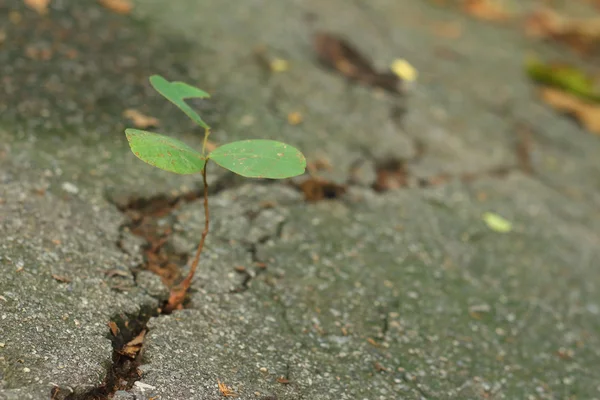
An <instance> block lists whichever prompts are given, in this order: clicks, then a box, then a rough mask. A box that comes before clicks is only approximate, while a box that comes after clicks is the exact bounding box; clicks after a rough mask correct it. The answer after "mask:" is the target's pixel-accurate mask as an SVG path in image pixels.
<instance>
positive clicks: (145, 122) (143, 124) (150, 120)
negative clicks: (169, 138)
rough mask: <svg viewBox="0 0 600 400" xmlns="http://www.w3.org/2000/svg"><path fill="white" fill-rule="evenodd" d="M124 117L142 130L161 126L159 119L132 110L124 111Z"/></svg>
mask: <svg viewBox="0 0 600 400" xmlns="http://www.w3.org/2000/svg"><path fill="white" fill-rule="evenodd" d="M123 116H124V117H125V118H128V119H130V120H131V122H133V125H134V126H135V127H136V128H140V129H146V128H151V127H156V126H158V125H159V124H160V121H159V120H158V119H156V118H154V117H150V116H148V115H146V114H143V113H141V112H140V111H138V110H134V109H132V108H128V109H127V110H125V111H123Z"/></svg>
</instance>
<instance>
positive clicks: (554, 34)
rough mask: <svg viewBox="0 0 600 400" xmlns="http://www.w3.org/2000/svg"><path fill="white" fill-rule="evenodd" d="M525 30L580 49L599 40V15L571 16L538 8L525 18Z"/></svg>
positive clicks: (584, 48) (588, 47) (586, 49)
mask: <svg viewBox="0 0 600 400" xmlns="http://www.w3.org/2000/svg"><path fill="white" fill-rule="evenodd" d="M525 32H526V33H527V34H528V35H530V36H533V37H538V38H544V39H545V38H553V39H555V40H558V41H561V42H564V43H566V44H568V45H571V46H573V47H574V48H576V49H578V50H581V51H588V50H590V48H591V47H593V46H594V45H596V46H597V45H598V43H599V42H600V17H593V18H571V17H565V16H563V15H560V14H559V13H557V12H556V11H553V10H550V9H548V8H540V9H538V10H536V11H534V12H533V13H531V14H530V15H529V16H528V17H527V19H526V20H525Z"/></svg>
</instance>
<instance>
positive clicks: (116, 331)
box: [108, 321, 119, 336]
mask: <svg viewBox="0 0 600 400" xmlns="http://www.w3.org/2000/svg"><path fill="white" fill-rule="evenodd" d="M108 327H109V328H110V332H111V333H112V334H113V336H117V335H118V334H119V327H118V326H117V324H116V322H114V321H108Z"/></svg>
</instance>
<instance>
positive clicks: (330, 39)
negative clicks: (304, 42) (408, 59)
mask: <svg viewBox="0 0 600 400" xmlns="http://www.w3.org/2000/svg"><path fill="white" fill-rule="evenodd" d="M313 47H314V49H315V52H316V53H317V56H318V58H319V60H320V61H321V63H323V64H324V65H326V66H328V67H330V68H333V69H335V70H337V71H338V72H340V73H341V74H342V75H344V76H345V77H346V78H348V79H351V80H355V81H359V82H362V83H363V84H366V85H370V86H375V87H379V88H381V89H384V90H387V91H390V92H396V93H397V92H398V90H399V85H398V83H399V78H398V76H397V75H396V74H394V73H392V72H384V73H379V72H377V71H376V70H375V68H373V66H372V65H371V63H370V62H369V60H367V59H366V58H365V57H364V56H363V55H362V54H360V53H359V52H358V51H357V50H356V49H354V48H353V47H352V46H351V45H350V44H349V43H348V42H347V41H345V40H344V39H342V38H340V37H337V36H335V35H332V34H329V33H323V32H321V33H317V34H316V35H315V36H314V38H313Z"/></svg>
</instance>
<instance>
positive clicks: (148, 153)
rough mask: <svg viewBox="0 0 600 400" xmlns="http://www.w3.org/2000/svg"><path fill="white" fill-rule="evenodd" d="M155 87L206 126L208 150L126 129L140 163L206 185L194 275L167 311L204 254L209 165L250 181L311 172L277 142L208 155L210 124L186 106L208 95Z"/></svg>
mask: <svg viewBox="0 0 600 400" xmlns="http://www.w3.org/2000/svg"><path fill="white" fill-rule="evenodd" d="M150 84H151V85H152V86H153V87H154V89H155V90H156V91H157V92H158V93H160V94H161V95H163V96H164V97H165V98H166V99H167V100H169V101H170V102H171V103H173V104H175V105H176V106H177V107H178V108H179V109H180V110H181V111H183V112H184V113H185V114H186V115H187V116H188V117H190V118H191V120H192V121H194V122H195V123H196V124H198V125H199V126H201V127H202V128H204V142H203V144H202V150H201V151H197V150H195V149H193V148H192V147H190V146H188V145H187V144H185V143H183V142H181V141H179V140H177V139H174V138H172V137H168V136H165V135H161V134H158V133H153V132H147V131H142V130H139V129H126V130H125V135H126V136H127V140H128V141H129V146H130V147H131V151H132V152H133V154H135V156H136V157H138V158H139V159H140V160H142V161H144V162H146V163H148V164H150V165H153V166H155V167H157V168H160V169H163V170H165V171H170V172H175V173H177V174H195V173H201V174H202V180H203V182H204V215H205V222H204V231H203V232H202V236H201V238H200V243H199V244H198V249H197V250H196V254H195V256H194V259H193V261H192V264H191V266H190V271H189V273H188V275H187V276H186V277H185V278H184V279H183V280H182V281H181V283H179V284H178V285H176V286H175V287H173V288H172V289H171V293H170V296H169V300H168V301H167V304H166V306H165V308H164V309H165V311H167V312H170V311H173V310H174V309H176V308H177V307H179V305H180V304H181V303H183V300H184V298H185V295H186V293H187V291H188V290H189V288H190V285H191V283H192V278H193V277H194V273H195V272H196V268H197V267H198V261H199V260H200V254H201V253H202V248H203V247H204V241H205V240H206V236H207V235H208V229H209V221H210V220H209V211H208V182H207V180H206V167H207V165H208V162H209V161H210V160H212V161H213V162H215V163H216V164H218V165H220V166H221V167H223V168H225V169H228V170H230V171H231V172H234V173H236V174H238V175H241V176H244V177H247V178H267V179H285V178H290V177H293V176H297V175H301V174H303V173H304V170H305V168H306V159H305V158H304V155H303V154H302V153H301V152H300V151H299V150H298V149H296V148H294V147H292V146H290V145H288V144H285V143H282V142H278V141H275V140H264V139H250V140H241V141H237V142H231V143H227V144H224V145H222V146H219V147H217V148H216V149H214V150H213V151H211V152H210V153H208V154H207V153H206V143H207V141H208V136H209V135H210V126H208V125H207V124H206V122H204V121H203V120H202V118H200V116H199V115H198V114H197V113H196V112H195V111H194V110H192V108H191V107H190V106H189V105H188V104H187V103H186V102H185V100H186V99H191V98H200V99H203V98H207V97H210V96H209V94H208V93H206V92H204V91H202V90H200V89H198V88H195V87H193V86H190V85H188V84H186V83H183V82H169V81H167V80H166V79H164V78H163V77H162V76H159V75H153V76H151V77H150Z"/></svg>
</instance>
